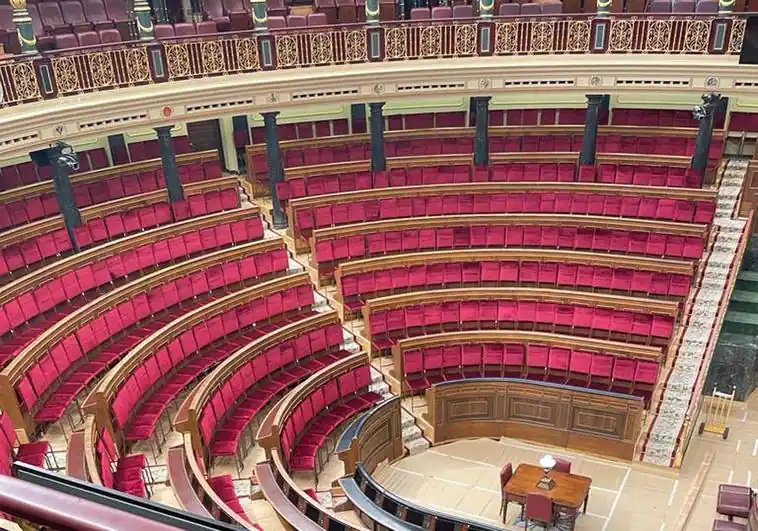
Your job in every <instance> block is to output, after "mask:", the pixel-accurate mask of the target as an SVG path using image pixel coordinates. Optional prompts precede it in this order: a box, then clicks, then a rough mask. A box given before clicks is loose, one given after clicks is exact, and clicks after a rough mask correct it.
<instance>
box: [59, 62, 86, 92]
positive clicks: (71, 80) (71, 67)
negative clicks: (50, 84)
mask: <svg viewBox="0 0 758 531" xmlns="http://www.w3.org/2000/svg"><path fill="white" fill-rule="evenodd" d="M52 62H53V75H54V76H55V83H56V85H57V86H58V94H64V93H66V92H76V91H77V90H79V89H80V85H79V75H78V74H77V72H76V64H75V63H74V58H73V57H55V58H53V61H52Z"/></svg>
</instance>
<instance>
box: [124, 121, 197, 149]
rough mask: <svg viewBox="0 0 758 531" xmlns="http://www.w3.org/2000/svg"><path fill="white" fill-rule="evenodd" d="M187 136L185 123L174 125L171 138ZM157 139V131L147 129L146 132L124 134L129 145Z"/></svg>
mask: <svg viewBox="0 0 758 531" xmlns="http://www.w3.org/2000/svg"><path fill="white" fill-rule="evenodd" d="M186 134H187V126H186V124H183V123H178V124H174V128H173V129H172V130H171V136H185V135H186ZM156 138H157V136H156V134H155V130H153V129H147V130H144V131H132V132H130V133H124V139H125V140H126V143H127V144H131V143H132V142H144V141H145V140H155V139H156Z"/></svg>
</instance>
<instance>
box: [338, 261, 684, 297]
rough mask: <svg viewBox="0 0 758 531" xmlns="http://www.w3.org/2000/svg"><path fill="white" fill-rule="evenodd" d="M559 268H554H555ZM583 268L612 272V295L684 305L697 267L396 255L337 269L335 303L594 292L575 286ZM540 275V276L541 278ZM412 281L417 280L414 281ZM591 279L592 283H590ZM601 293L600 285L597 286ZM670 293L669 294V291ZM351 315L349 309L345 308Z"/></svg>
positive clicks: (589, 286) (669, 263)
mask: <svg viewBox="0 0 758 531" xmlns="http://www.w3.org/2000/svg"><path fill="white" fill-rule="evenodd" d="M506 265H507V266H509V267H510V268H512V273H513V275H512V276H511V275H508V276H505V274H504V273H505V271H504V270H503V266H506ZM522 266H531V270H532V272H533V273H534V277H533V278H525V277H526V275H525V271H523V270H522ZM551 266H555V267H551ZM431 267H434V268H436V269H437V270H438V272H439V273H440V274H441V275H440V276H441V277H442V278H441V279H440V282H435V283H430V282H429V281H428V280H427V279H426V274H427V273H428V270H427V268H431ZM448 268H454V269H455V270H454V271H452V273H455V274H456V275H457V277H460V279H459V278H457V277H456V278H455V279H452V278H451V279H450V280H447V279H446V275H445V273H446V272H447V269H448ZM564 268H566V272H567V273H569V272H571V271H573V272H574V274H573V278H574V282H573V283H572V282H568V280H567V281H566V282H564V281H563V280H562V278H561V277H562V275H561V274H560V273H559V271H561V270H562V269H564ZM579 268H582V269H583V270H584V271H588V272H590V273H592V272H594V271H595V268H597V271H600V270H602V271H606V272H607V273H608V285H607V286H602V288H601V289H609V290H610V291H611V292H617V293H628V294H640V295H644V296H648V295H660V296H664V297H667V298H671V299H676V300H681V299H682V298H684V297H686V296H687V291H688V290H689V285H690V284H691V280H692V276H693V275H694V273H695V264H693V263H692V262H687V261H682V260H665V259H662V258H647V257H640V256H629V255H623V254H601V253H592V252H586V251H564V250H555V251H553V250H539V251H538V250H536V249H478V250H470V249H456V250H451V251H427V252H422V253H408V254H398V255H395V256H393V257H392V260H391V261H388V260H387V259H386V258H366V259H364V260H355V261H351V262H344V263H341V264H340V265H339V266H337V269H336V270H335V272H334V278H335V280H336V283H337V291H336V293H335V299H337V300H338V301H339V302H341V303H343V304H346V303H348V304H350V310H352V309H353V308H354V307H359V306H361V305H362V301H363V300H366V299H371V298H375V297H380V296H382V295H394V294H398V293H405V292H408V291H417V290H423V289H427V288H428V287H433V286H435V285H439V286H440V287H441V286H442V285H443V284H444V285H445V286H451V287H459V286H461V287H463V286H466V287H469V286H470V287H484V286H490V285H494V286H508V285H530V286H544V287H550V286H556V285H557V286H565V287H568V288H571V289H576V288H581V287H582V286H584V287H586V288H587V289H594V288H595V287H596V286H594V284H593V282H592V281H590V282H588V283H586V284H582V286H579V285H577V284H578V282H577V275H578V273H577V271H578V269H579ZM635 272H636V273H638V274H639V275H640V276H641V277H642V276H643V275H644V278H647V279H650V280H652V278H653V275H655V274H659V276H661V277H662V278H665V279H666V280H667V281H672V280H673V279H674V278H676V279H678V280H681V281H682V282H684V281H685V280H686V284H687V289H686V290H685V289H684V286H683V287H682V290H681V292H677V293H675V294H672V293H670V290H664V289H662V290H661V291H658V290H657V289H656V293H653V290H652V289H651V288H650V287H648V288H644V285H642V284H641V283H637V284H636V283H635V281H634V273H635ZM541 273H542V274H541ZM621 275H623V276H624V277H625V278H626V277H627V276H628V282H626V281H625V282H623V286H624V287H622V283H621V282H619V283H618V285H617V284H616V282H613V281H612V279H613V278H614V277H615V276H616V277H617V278H620V277H621ZM411 276H413V278H411ZM591 276H592V275H590V280H591ZM364 281H365V282H366V283H370V285H371V286H373V288H374V289H373V290H368V288H365V289H364V288H363V287H362V285H361V284H363V282H364ZM650 285H651V282H650V281H648V286H650ZM597 287H598V288H600V286H597ZM667 291H668V292H667ZM346 310H347V309H346Z"/></svg>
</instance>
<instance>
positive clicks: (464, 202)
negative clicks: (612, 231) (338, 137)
mask: <svg viewBox="0 0 758 531" xmlns="http://www.w3.org/2000/svg"><path fill="white" fill-rule="evenodd" d="M715 196H716V194H715V192H712V191H706V190H684V189H679V190H669V189H666V188H662V187H638V186H627V185H596V184H584V183H574V184H547V183H543V184H540V186H539V187H538V188H535V187H534V185H531V184H518V183H498V184H494V183H492V184H485V183H476V184H465V183H461V184H449V185H427V186H408V187H396V188H388V189H382V190H364V191H357V192H343V193H336V194H331V195H325V196H318V197H308V198H302V199H294V200H292V201H290V202H289V204H288V206H287V210H288V214H289V217H290V226H291V227H292V230H293V233H294V234H295V236H296V237H299V238H301V239H302V240H306V239H307V238H308V237H309V236H310V234H311V233H312V231H313V230H315V229H320V228H325V227H333V226H339V225H348V224H351V223H363V222H370V221H379V220H383V219H397V218H414V217H426V216H441V215H462V214H521V213H525V214H527V213H542V214H574V215H593V216H607V217H613V218H618V217H623V218H640V219H653V220H660V221H675V222H681V223H703V224H709V223H710V222H711V221H712V219H713V214H714V212H715V209H716V202H715Z"/></svg>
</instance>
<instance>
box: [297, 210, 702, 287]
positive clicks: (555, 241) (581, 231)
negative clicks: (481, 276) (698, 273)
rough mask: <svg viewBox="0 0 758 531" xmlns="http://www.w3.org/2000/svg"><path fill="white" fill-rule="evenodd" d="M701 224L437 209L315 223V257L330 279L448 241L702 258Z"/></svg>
mask: <svg viewBox="0 0 758 531" xmlns="http://www.w3.org/2000/svg"><path fill="white" fill-rule="evenodd" d="M707 235H708V228H707V227H706V226H704V225H693V224H687V223H672V222H661V221H651V220H636V219H628V220H618V219H608V218H603V217H599V216H573V215H559V214H497V215H493V214H489V215H471V216H434V217H427V218H403V219H396V220H387V221H376V222H370V223H357V224H353V225H344V226H340V227H332V228H328V229H317V230H315V231H314V232H313V235H312V236H311V241H310V249H311V264H312V265H313V267H314V268H316V269H317V270H318V272H319V278H320V280H321V281H322V282H329V281H330V279H331V277H332V274H333V272H334V269H335V268H336V267H337V266H338V265H339V264H340V263H342V262H344V261H348V260H357V259H363V258H371V257H379V256H390V255H397V254H401V253H408V252H419V251H435V250H448V249H485V248H498V249H502V248H513V247H519V248H542V249H566V250H575V251H593V252H602V253H608V252H612V253H617V254H628V255H634V256H648V257H656V258H668V259H685V260H698V259H700V257H701V256H702V254H703V250H704V248H705V243H706V239H707Z"/></svg>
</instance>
